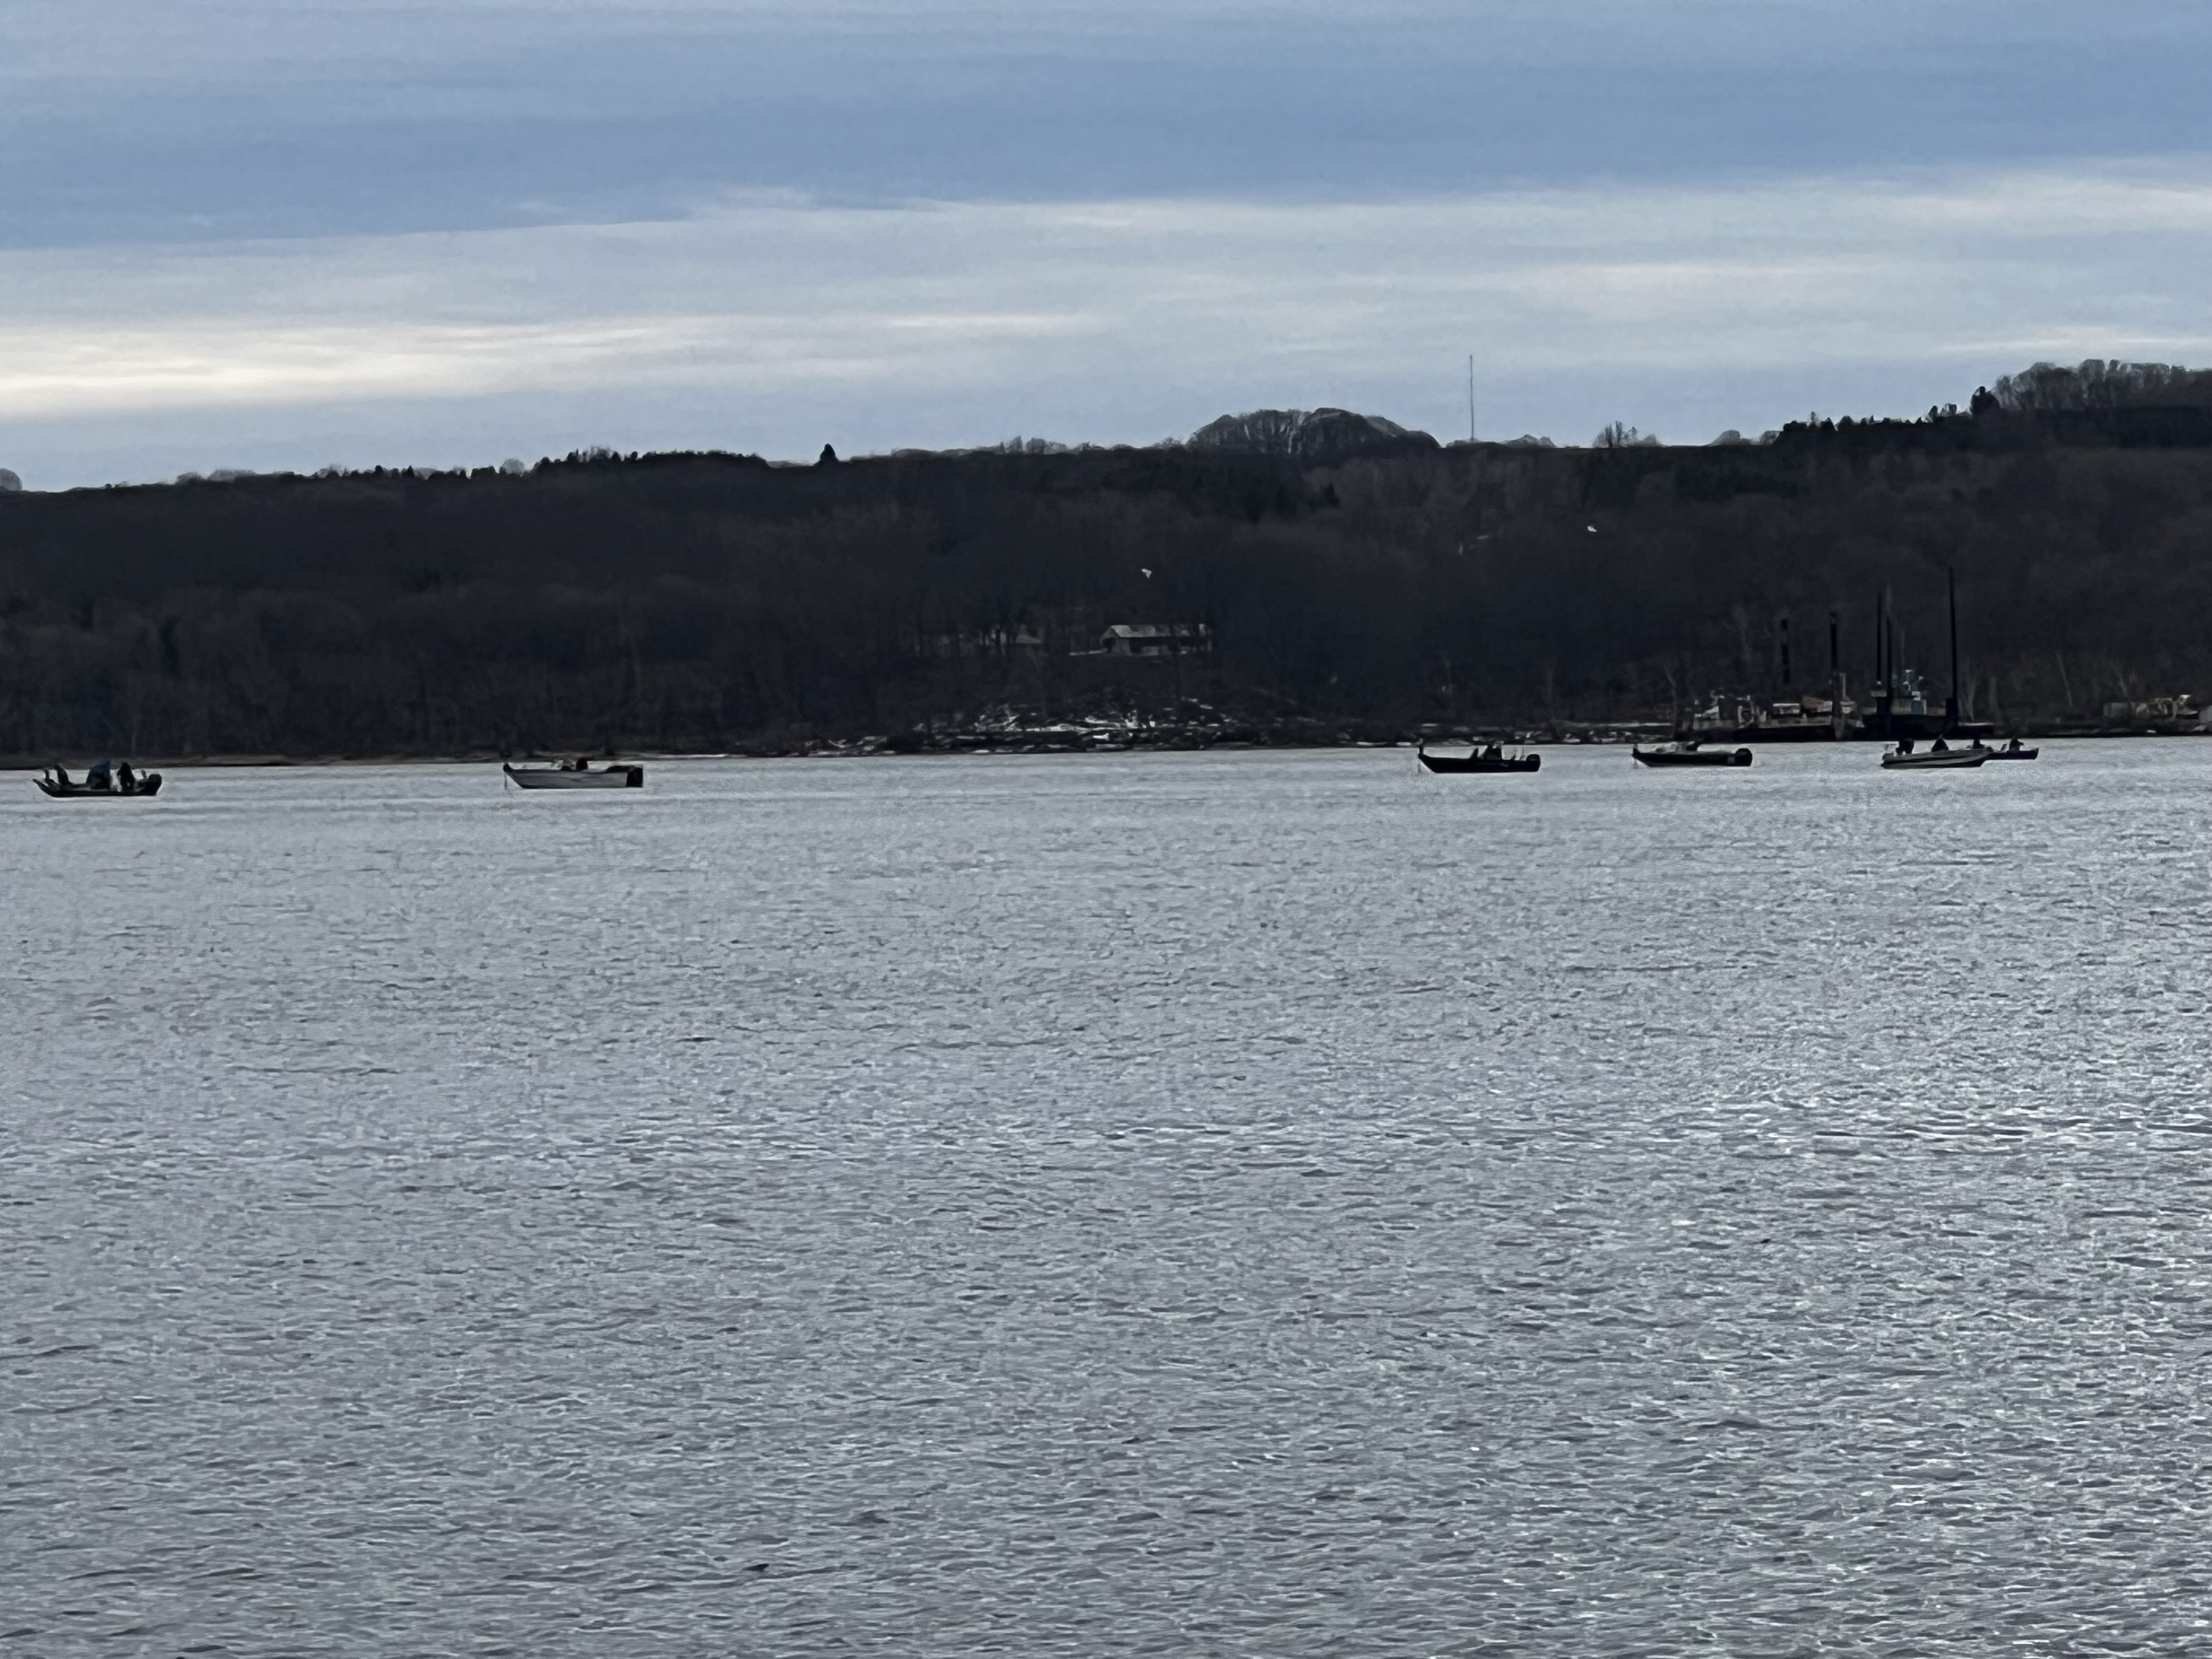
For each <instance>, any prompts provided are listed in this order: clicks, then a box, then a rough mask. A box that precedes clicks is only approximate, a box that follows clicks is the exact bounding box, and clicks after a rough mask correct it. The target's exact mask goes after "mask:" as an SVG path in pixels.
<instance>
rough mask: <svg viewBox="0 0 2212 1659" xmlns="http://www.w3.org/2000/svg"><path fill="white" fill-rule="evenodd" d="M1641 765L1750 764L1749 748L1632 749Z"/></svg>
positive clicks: (1633, 754) (1630, 751) (1632, 753)
mask: <svg viewBox="0 0 2212 1659" xmlns="http://www.w3.org/2000/svg"><path fill="white" fill-rule="evenodd" d="M1628 752H1629V753H1630V754H1631V755H1632V756H1633V757H1635V759H1636V762H1637V763H1638V765H1639V766H1748V765H1750V764H1751V750H1748V749H1632V750H1629V751H1628Z"/></svg>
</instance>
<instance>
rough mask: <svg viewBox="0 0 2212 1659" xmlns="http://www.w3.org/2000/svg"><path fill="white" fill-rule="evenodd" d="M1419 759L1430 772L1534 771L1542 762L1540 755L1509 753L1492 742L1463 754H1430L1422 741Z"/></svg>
mask: <svg viewBox="0 0 2212 1659" xmlns="http://www.w3.org/2000/svg"><path fill="white" fill-rule="evenodd" d="M1420 759H1421V764H1422V765H1424V766H1425V767H1427V768H1428V769H1429V770H1430V771H1431V772H1534V770H1536V769H1537V768H1539V767H1541V765H1543V763H1544V757H1542V756H1541V755H1509V754H1507V753H1506V752H1505V751H1504V750H1503V749H1501V748H1499V747H1498V744H1494V743H1493V744H1489V745H1488V746H1487V747H1485V748H1478V749H1472V750H1468V752H1467V753H1466V754H1464V755H1431V753H1430V752H1429V746H1428V744H1426V743H1424V744H1422V745H1421V747H1420Z"/></svg>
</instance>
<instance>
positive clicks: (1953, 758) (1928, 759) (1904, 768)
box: [1881, 749, 1995, 772]
mask: <svg viewBox="0 0 2212 1659" xmlns="http://www.w3.org/2000/svg"><path fill="white" fill-rule="evenodd" d="M1994 752H1995V751H1994V750H1988V749H1947V750H1942V751H1941V752H1940V753H1935V754H1926V755H1900V754H1898V753H1896V752H1895V751H1894V750H1893V751H1892V752H1890V753H1889V754H1887V755H1884V756H1883V757H1881V763H1882V766H1883V767H1884V768H1885V769H1887V770H1888V771H1892V772H1958V771H1964V770H1966V769H1968V768H1970V767H1975V766H1979V765H1981V764H1982V763H1984V762H1985V761H1987V760H1988V759H1989V758H1990V755H1991V754H1992V753H1994Z"/></svg>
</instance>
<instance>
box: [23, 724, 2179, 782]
mask: <svg viewBox="0 0 2212 1659" xmlns="http://www.w3.org/2000/svg"><path fill="white" fill-rule="evenodd" d="M2003 735H2004V736H2005V737H2007V738H2011V737H2014V736H2017V737H2019V738H2022V739H2024V740H2028V741H2033V742H2039V743H2042V742H2061V741H2063V742H2072V741H2077V740H2086V741H2097V742H2113V741H2127V740H2136V741H2141V740H2156V739H2188V738H2212V730H2193V731H2172V732H2148V731H2143V730H2141V729H2136V730H2132V731H2118V730H2103V731H2083V730H2081V729H2078V728H2072V729H2065V728H2061V729H2052V728H2050V727H2038V726H2025V727H2023V728H2021V730H2020V731H2019V732H2007V733H2005V734H2003ZM1490 737H1491V734H1490V733H1488V732H1485V733H1483V734H1481V736H1480V738H1479V739H1473V740H1480V741H1487V740H1489V739H1490ZM1672 739H1673V734H1672V733H1671V732H1667V731H1665V730H1663V729H1661V730H1642V729H1639V730H1634V731H1631V730H1629V729H1628V728H1626V727H1625V726H1616V727H1607V728H1603V729H1602V732H1597V731H1593V732H1576V733H1569V734H1565V735H1553V734H1550V733H1540V732H1499V733H1498V734H1497V741H1499V742H1502V743H1509V744H1514V745H1516V746H1517V747H1521V748H1527V749H1606V748H1615V749H1618V748H1626V747H1629V746H1631V745H1632V744H1642V743H1655V742H1656V743H1664V742H1669V741H1672ZM1470 740H1471V738H1470V735H1469V734H1468V733H1466V732H1435V733H1431V734H1430V735H1429V736H1427V737H1426V738H1423V737H1420V736H1418V735H1415V736H1400V737H1391V738H1354V737H1352V736H1349V735H1348V734H1347V735H1346V736H1344V737H1341V738H1335V739H1327V738H1316V739H1304V740H1302V739H1296V738H1281V739H1272V740H1271V739H1268V738H1206V737H1204V736H1200V735H1197V734H1184V733H1176V734H1169V733H1159V734H1157V735H1155V734H1152V733H1148V732H1130V733H1126V734H1125V733H1122V732H1111V733H1108V732H1100V733H1096V734H1086V735H1085V736H1084V737H1083V738H1079V739H1078V738H1070V737H1066V736H1063V735H1062V734H1060V733H1058V732H1054V733H1051V734H1046V733H1042V732H1040V733H1038V734H1036V735H1035V736H1033V737H1024V736H1022V735H1021V734H1019V733H1017V732H946V733H943V734H938V735H936V736H934V737H933V738H930V739H928V740H926V741H921V742H907V743H895V742H893V741H892V740H890V739H887V738H855V739H854V740H852V741H850V742H846V743H834V742H823V743H816V744H808V745H806V746H805V747H778V748H766V747H762V748H738V749H629V748H625V749H621V750H604V751H596V750H595V751H588V752H590V753H591V757H592V759H593V760H595V761H598V760H613V759H617V758H619V759H624V760H635V761H640V762H645V763H654V762H660V763H665V762H671V761H687V760H739V761H778V760H874V759H884V758H890V759H928V758H936V757H943V758H949V757H956V756H963V755H1127V754H1147V753H1196V752H1201V751H1206V750H1229V751H1232V752H1245V753H1255V752H1265V751H1269V750H1300V749H1304V750H1342V749H1411V748H1414V747H1416V746H1418V745H1419V744H1421V743H1423V742H1427V743H1430V744H1435V745H1436V746H1437V748H1440V749H1450V748H1454V747H1456V746H1459V745H1461V744H1466V743H1468V742H1469V741H1470ZM1700 741H1701V742H1705V743H1708V744H1713V745H1715V746H1716V747H1718V746H1722V745H1730V746H1738V747H1745V748H1761V749H1765V750H1797V749H1828V748H1833V747H1837V746H1838V745H1841V744H1853V745H1857V744H1875V745H1881V744H1886V743H1887V742H1888V741H1889V739H1887V738H1820V739H1815V740H1811V741H1808V740H1803V739H1784V740H1782V741H1779V742H1777V741H1773V740H1771V739H1770V740H1768V741H1766V742H1765V743H1761V742H1760V741H1759V739H1757V738H1736V737H1732V736H1729V735H1728V734H1726V733H1722V732H1716V733H1713V734H1711V735H1710V736H1707V737H1705V738H1701V739H1700ZM581 752H586V751H584V750H579V749H552V750H534V751H531V752H528V753H526V754H522V755H516V754H513V753H508V754H501V753H499V752H497V751H496V750H471V751H465V752H462V753H459V754H419V753H410V752H404V751H395V752H385V753H377V754H359V755H330V754H321V755H288V754H278V753H264V754H217V755H149V756H143V757H142V756H139V755H136V754H133V755H131V756H129V757H128V758H129V760H130V762H131V764H132V765H133V766H135V767H137V769H140V770H141V771H146V770H155V771H158V770H160V769H162V768H164V767H169V768H176V769H188V770H204V771H232V770H251V769H275V768H313V767H341V766H496V765H499V764H500V763H502V762H513V763H517V764H544V763H550V762H552V761H556V760H562V759H568V758H572V757H574V756H575V755H577V754H579V753H581ZM61 763H62V764H64V765H65V766H68V767H70V769H72V770H78V769H82V768H83V767H84V766H85V765H86V764H87V762H86V761H84V760H82V759H80V758H78V757H76V756H75V755H70V756H68V757H64V758H63V759H62V762H61ZM53 764H54V759H53V757H28V756H21V755H0V772H31V773H36V772H43V771H45V770H46V769H47V768H49V767H50V766H52V765H53Z"/></svg>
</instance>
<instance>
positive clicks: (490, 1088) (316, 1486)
mask: <svg viewBox="0 0 2212 1659" xmlns="http://www.w3.org/2000/svg"><path fill="white" fill-rule="evenodd" d="M2208 785H2212V744H2203V745H2197V744H2188V743H2168V744H2157V743H2148V742H2146V743H2134V744H2103V745H2087V744H2084V745H2077V746H2071V747H2069V746H2067V745H2063V744H2061V745H2053V746H2051V747H2049V748H2047V749H2046V750H2045V758H2044V759H2043V760H2042V761H2040V762H2038V763H2035V764H2033V765H2031V766H2010V767H2006V766H1991V767H1989V768H1986V769H1984V770H1983V771H1981V772H1980V773H1961V774H1932V775H1908V776H1897V775H1882V774H1881V773H1879V772H1878V771H1876V770H1875V768H1874V752H1873V750H1871V749H1869V748H1864V747H1853V748H1850V749H1848V750H1843V751H1841V752H1832V751H1826V750H1808V751H1806V752H1803V753H1794V754H1793V753H1787V752H1777V753H1771V754H1769V755H1766V756H1763V757H1762V758H1761V761H1760V763H1759V766H1757V767H1756V768H1754V769H1753V770H1751V771H1749V772H1746V773H1727V772H1724V773H1703V774H1680V773H1672V774H1669V773H1651V774H1644V773H1639V772H1638V771H1636V770H1635V769H1632V767H1631V766H1630V764H1629V762H1628V759H1627V757H1626V754H1625V753H1623V752H1622V751H1620V750H1590V751H1567V752H1556V751H1555V752H1553V754H1551V755H1549V756H1547V760H1546V763H1545V770H1544V771H1543V772H1542V773H1541V774H1540V775H1537V776H1535V777H1533V778H1523V777H1508V778H1458V779H1427V778H1422V777H1418V776H1416V775H1414V774H1413V770H1412V762H1411V759H1410V757H1408V756H1407V754H1406V753H1405V752H1404V751H1402V750H1401V751H1395V752H1393V751H1373V752H1348V753H1305V754H1293V755H1283V756H1272V755H1256V754H1255V755H1246V754H1238V755H1215V756H1197V755H1192V756H1170V757H1152V758H1143V757H1082V758H1034V759H1006V758H999V759H973V760H915V761H866V762H855V761H830V762H781V763H757V764H744V763H669V764H656V765H655V766H654V767H653V769H652V773H651V775H650V778H649V781H648V787H647V789H646V791H644V792H643V793H641V794H635V793H611V794H607V795H603V796H600V795H577V796H527V797H526V796H523V795H520V794H516V793H504V794H503V793H501V786H500V782H499V780H498V777H497V775H496V773H495V771H492V770H490V769H485V768H481V767H415V768H406V769H300V770H278V771H253V772H222V773H194V772H179V773H174V774H173V775H172V777H171V781H170V785H169V792H168V793H166V794H165V795H164V796H163V797H162V798H161V799H160V800H158V801H155V802H151V803H131V804H129V805H125V804H121V803H116V804H110V805H84V806H70V805H57V804H48V803H46V802H43V801H41V800H39V799H37V798H36V797H35V796H34V795H33V793H32V792H31V788H30V786H29V784H28V782H27V781H24V780H23V779H21V777H20V776H19V777H17V778H16V779H15V781H13V782H9V781H7V780H6V779H4V778H0V787H4V790H5V794H4V798H0V846H4V848H5V860H6V862H5V866H4V867H5V870H6V873H7V878H8V879H7V887H6V891H7V900H8V902H7V904H6V907H5V923H4V925H5V927H6V932H7V944H8V959H9V963H10V967H9V973H8V976H7V985H6V992H7V994H6V997H5V1000H4V1006H0V1054H4V1059H0V1080H3V1081H4V1085H5V1097H6V1115H5V1121H4V1124H0V1128H4V1132H5V1140H4V1143H0V1153H3V1154H4V1156H0V1244H4V1266H5V1271H4V1276H0V1316H4V1322H0V1653H21V1654H24V1655H36V1656H40V1659H45V1656H50V1655H51V1656H76V1655H80V1654H90V1653H99V1654H103V1655H105V1654H146V1655H163V1656H167V1655H177V1654H185V1653H195V1654H248V1655H256V1656H278V1655H287V1656H289V1655H302V1654H325V1653H329V1654H339V1653H343V1654H348V1655H358V1654H373V1655H379V1656H382V1655H407V1654H468V1655H478V1654H484V1655H489V1654H501V1653H511V1654H516V1655H529V1656H580V1659H581V1656H592V1659H599V1656H631V1655H637V1656H644V1655H653V1656H665V1655H688V1654H771V1653H772V1654H812V1653H824V1654H828V1653H881V1654H896V1655H917V1656H938V1655H943V1656H954V1655H968V1654H981V1653H994V1652H997V1653H1007V1654H1020V1655H1092V1654H1123V1653H1138V1652H1160V1653H1174V1654H1249V1655H1269V1656H1274V1655H1304V1654H1330V1655H1337V1654H1341V1655H1366V1654H1373V1655H1391V1656H1398V1655H1417V1654H1427V1653H1440V1654H1441V1653H1449V1654H1454V1655H1463V1654H1483V1653H1518V1654H1532V1655H1595V1654H1655V1655H1656V1654H1707V1653H1713V1654H1717V1653H1728V1654H1798V1653H1814V1652H1819V1653H1849V1654H1898V1655H1907V1654H1910V1655H1954V1654H1955V1655H1976V1656H1983V1655H1990V1654H1995V1653H2000V1652H2023V1653H2038V1654H2041V1653H2053V1652H2062V1651H2063V1652H2074V1651H2083V1652H2087V1651H2139V1652H2145V1653H2160V1654H2172V1653H2179V1652H2183V1651H2186V1650H2191V1649H2196V1650H2202V1649H2203V1648H2204V1647H2205V1646H2206V1645H2207V1644H2212V1627H2208V1613H2207V1612H2206V1609H2207V1608H2208V1607H2212V1585H2208V1583H2207V1578H2208V1575H2212V1568H2208V1566H2207V1557H2208V1546H2212V1486H2208V1481H2207V1476H2208V1474H2209V1473H2212V1471H2208V1468H2207V1464H2208V1460H2212V1226H2209V1225H2208V1219H2207V1217H2208V1211H2212V1091H2208V1086H2207V1085H2208V1076H2207V1071H2208V1067H2207V1063H2206V1059H2205V1053H2206V1033H2205V1001H2206V987H2207V983H2208V975H2207V971H2206V957H2205V945H2206V943H2207V934H2208V913H2207V908H2206V899H2207V888H2208V867H2207V857H2206V854H2207V850H2208V845H2212V834H2208V830H2207V827H2206V826H2207V815H2208V807H2212V788H2208Z"/></svg>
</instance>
